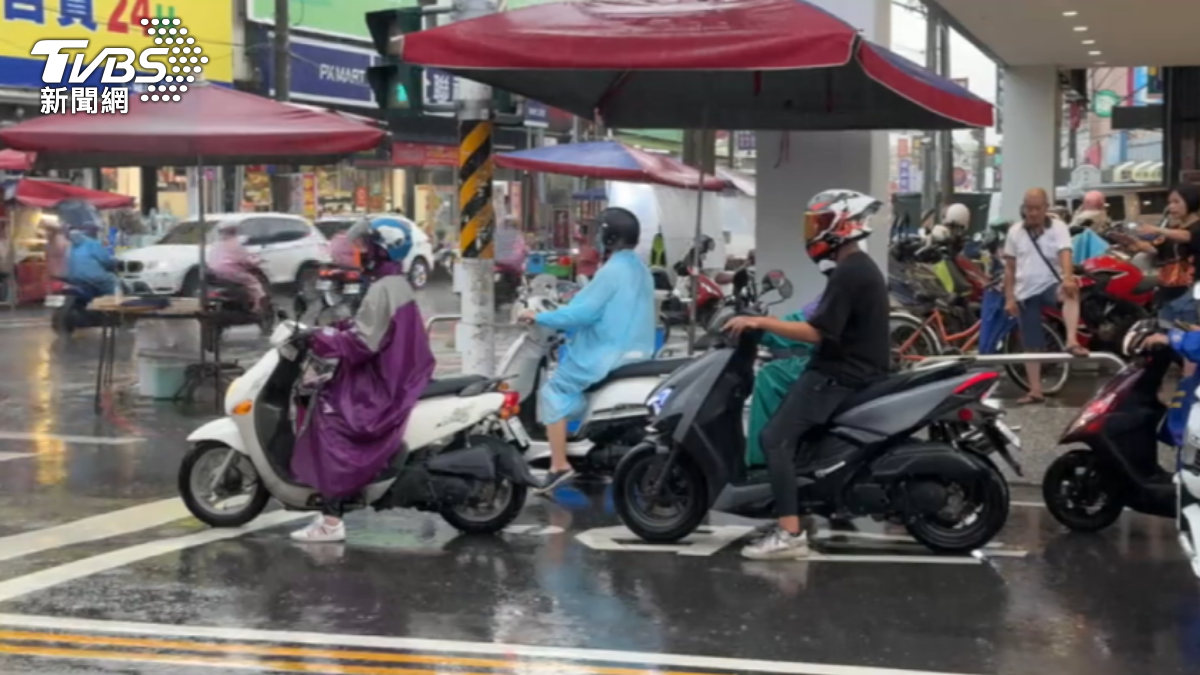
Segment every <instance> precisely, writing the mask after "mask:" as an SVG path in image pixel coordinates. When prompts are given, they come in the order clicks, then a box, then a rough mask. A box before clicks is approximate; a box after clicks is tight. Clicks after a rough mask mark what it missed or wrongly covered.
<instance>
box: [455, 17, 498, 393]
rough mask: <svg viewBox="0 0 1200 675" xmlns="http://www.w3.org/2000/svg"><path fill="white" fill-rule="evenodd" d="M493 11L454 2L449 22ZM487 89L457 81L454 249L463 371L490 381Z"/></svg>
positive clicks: (491, 165) (491, 224) (491, 215)
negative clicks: (457, 249)
mask: <svg viewBox="0 0 1200 675" xmlns="http://www.w3.org/2000/svg"><path fill="white" fill-rule="evenodd" d="M495 12H496V5H495V3H494V2H493V0H454V13H453V19H454V21H465V20H467V19H474V18H477V17H481V16H486V15H489V14H494V13H495ZM491 107H492V88H491V87H489V86H487V85H483V84H479V83H478V82H473V81H471V80H467V79H460V80H458V210H459V216H458V222H459V236H458V244H459V246H460V247H461V253H462V265H461V266H460V267H461V269H462V271H463V275H464V277H463V284H462V289H463V292H462V294H461V296H460V297H461V299H462V322H461V323H460V324H459V325H460V326H461V327H462V330H464V331H466V334H465V335H461V336H458V344H459V345H461V348H462V355H463V371H464V372H465V373H466V374H468V375H484V376H487V377H491V376H492V375H493V373H494V372H495V370H496V351H495V341H496V327H495V308H494V307H493V305H492V302H493V296H494V295H495V292H496V291H495V279H494V277H493V266H494V259H495V257H496V247H495V243H494V242H493V236H494V234H495V230H496V213H495V207H494V206H493V204H492V176H493V174H494V173H495V170H496V168H495V159H494V158H493V156H492V134H493V131H494V122H493V119H492V110H491Z"/></svg>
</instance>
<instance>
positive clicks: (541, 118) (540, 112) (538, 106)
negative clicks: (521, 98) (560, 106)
mask: <svg viewBox="0 0 1200 675" xmlns="http://www.w3.org/2000/svg"><path fill="white" fill-rule="evenodd" d="M525 126H527V127H533V128H534V129H546V128H549V127H550V108H549V107H548V106H547V105H546V104H545V103H538V102H537V101H534V100H531V99H525Z"/></svg>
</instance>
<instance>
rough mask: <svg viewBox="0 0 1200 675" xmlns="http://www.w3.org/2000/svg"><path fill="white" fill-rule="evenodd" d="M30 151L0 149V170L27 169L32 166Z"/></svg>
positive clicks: (32, 158) (32, 156)
mask: <svg viewBox="0 0 1200 675" xmlns="http://www.w3.org/2000/svg"><path fill="white" fill-rule="evenodd" d="M34 157H35V155H34V154H33V153H32V152H19V151H17V150H0V171H29V170H30V169H32V168H33V160H34Z"/></svg>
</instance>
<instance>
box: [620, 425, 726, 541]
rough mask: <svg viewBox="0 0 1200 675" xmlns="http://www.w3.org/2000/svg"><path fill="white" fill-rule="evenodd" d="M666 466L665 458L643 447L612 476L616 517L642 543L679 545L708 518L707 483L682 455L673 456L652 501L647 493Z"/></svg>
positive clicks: (628, 457) (653, 450)
mask: <svg viewBox="0 0 1200 675" xmlns="http://www.w3.org/2000/svg"><path fill="white" fill-rule="evenodd" d="M666 463H667V455H663V454H659V453H658V452H656V451H655V448H653V447H649V446H643V447H641V448H638V449H635V450H633V451H632V452H630V453H629V454H628V455H626V456H625V457H624V459H622V460H621V463H620V464H618V465H617V470H616V473H614V474H613V480H612V491H613V506H614V507H615V508H616V511H617V515H618V516H620V518H621V522H622V523H624V525H625V527H627V528H629V531H630V532H633V533H634V534H635V535H637V536H638V537H640V538H641V539H642V540H644V541H649V542H656V543H670V542H675V541H679V540H680V539H683V538H684V537H686V536H688V535H689V534H691V533H692V532H695V531H696V528H697V527H699V526H700V523H702V522H704V517H705V516H706V515H708V483H707V482H706V481H705V480H704V473H703V472H701V471H700V467H698V466H697V465H696V463H695V462H694V461H692V459H691V457H689V456H687V455H685V454H682V453H676V455H675V457H674V461H673V462H672V463H671V467H670V469H669V473H668V475H667V476H666V480H665V481H664V484H663V485H662V486H661V488H660V490H659V492H658V497H657V499H655V500H654V501H653V502H652V501H651V498H650V497H649V495H648V494H647V493H648V492H649V491H650V489H651V487H652V486H653V485H654V483H655V482H657V481H658V480H659V476H660V475H661V473H662V470H663V469H664V467H665V465H666ZM660 507H664V508H661V509H660ZM670 507H674V508H670Z"/></svg>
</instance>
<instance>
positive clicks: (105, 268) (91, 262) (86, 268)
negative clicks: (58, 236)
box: [67, 228, 117, 302]
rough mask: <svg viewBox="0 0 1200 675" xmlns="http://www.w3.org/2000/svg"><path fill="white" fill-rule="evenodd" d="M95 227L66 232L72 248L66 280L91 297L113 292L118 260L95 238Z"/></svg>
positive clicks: (115, 285)
mask: <svg viewBox="0 0 1200 675" xmlns="http://www.w3.org/2000/svg"><path fill="white" fill-rule="evenodd" d="M97 234H98V230H96V229H95V228H75V229H72V230H70V232H68V234H67V237H68V238H69V239H70V240H71V250H70V252H69V253H68V254H67V283H69V284H71V285H72V286H74V287H76V288H77V289H79V290H81V291H84V292H85V294H86V295H87V296H88V301H89V302H90V301H91V299H93V298H98V297H101V296H104V295H112V293H113V292H114V291H115V290H116V287H117V279H116V276H114V272H115V271H116V269H117V261H116V259H115V258H113V256H112V253H110V252H109V250H108V249H107V248H105V247H104V244H101V243H100V240H99V239H97V238H96V235H97Z"/></svg>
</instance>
